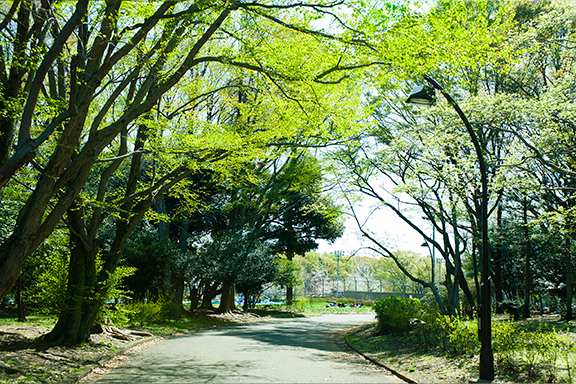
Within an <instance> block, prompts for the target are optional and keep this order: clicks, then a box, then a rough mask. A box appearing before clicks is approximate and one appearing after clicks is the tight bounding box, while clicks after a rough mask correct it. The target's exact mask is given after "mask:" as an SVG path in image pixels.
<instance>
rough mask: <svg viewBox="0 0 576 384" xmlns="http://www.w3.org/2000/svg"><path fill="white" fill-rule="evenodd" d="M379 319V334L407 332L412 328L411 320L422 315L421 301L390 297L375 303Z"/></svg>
mask: <svg viewBox="0 0 576 384" xmlns="http://www.w3.org/2000/svg"><path fill="white" fill-rule="evenodd" d="M374 311H375V312H376V319H378V332H381V333H382V332H406V331H408V330H410V329H411V328H412V324H411V320H412V319H414V318H418V317H420V315H421V312H422V311H421V308H420V300H418V299H407V298H403V297H400V296H390V297H384V298H381V299H378V300H376V301H375V302H374Z"/></svg>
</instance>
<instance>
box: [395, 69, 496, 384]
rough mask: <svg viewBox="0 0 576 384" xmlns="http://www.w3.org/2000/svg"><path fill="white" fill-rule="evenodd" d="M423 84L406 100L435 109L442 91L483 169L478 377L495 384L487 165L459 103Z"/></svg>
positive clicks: (430, 81) (433, 85)
mask: <svg viewBox="0 0 576 384" xmlns="http://www.w3.org/2000/svg"><path fill="white" fill-rule="evenodd" d="M423 77H424V80H426V81H427V82H428V84H430V86H421V87H416V88H414V91H416V92H414V91H413V92H412V94H411V95H410V97H408V99H407V100H406V102H407V103H412V104H417V105H432V104H434V103H435V102H436V97H435V92H434V90H438V91H440V93H441V94H442V96H444V98H445V99H446V101H448V104H450V105H451V106H452V107H453V108H454V110H455V111H456V113H457V114H458V116H459V117H460V119H461V120H462V122H463V123H464V125H465V126H466V129H467V130H468V134H469V135H470V138H471V139H472V143H473V144H474V149H475V150H476V156H477V157H478V165H479V167H480V179H481V183H482V200H481V202H480V225H479V227H480V228H479V229H480V232H481V233H482V245H481V258H482V276H481V282H482V283H481V288H480V303H479V313H480V343H481V348H480V369H479V371H480V372H479V376H480V379H481V380H493V379H494V355H493V352H492V323H491V321H492V319H491V312H490V271H489V268H490V261H489V256H488V255H489V252H488V176H487V172H486V161H485V159H484V151H483V148H482V147H481V146H480V142H479V141H478V137H477V136H476V133H475V132H474V129H472V126H471V125H470V122H469V121H468V118H466V115H464V112H462V110H461V109H460V107H459V106H458V104H457V103H456V101H454V99H452V96H450V95H449V94H448V92H446V91H445V90H444V88H442V87H441V86H440V84H438V83H437V82H436V80H434V79H432V78H431V77H430V76H427V75H423Z"/></svg>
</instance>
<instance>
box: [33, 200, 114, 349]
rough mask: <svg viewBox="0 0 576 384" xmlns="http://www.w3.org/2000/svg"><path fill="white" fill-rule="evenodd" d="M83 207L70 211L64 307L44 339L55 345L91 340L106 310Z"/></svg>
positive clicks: (77, 205)
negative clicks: (97, 287)
mask: <svg viewBox="0 0 576 384" xmlns="http://www.w3.org/2000/svg"><path fill="white" fill-rule="evenodd" d="M84 220H85V218H84V209H83V207H82V206H81V203H78V202H75V204H74V205H73V206H72V207H70V209H69V211H68V223H69V225H70V245H71V249H70V265H69V268H68V283H67V292H66V300H65V303H64V307H63V308H61V312H60V314H59V317H58V322H57V323H56V326H55V327H54V328H53V329H52V331H50V333H48V334H46V335H45V336H43V337H42V341H44V342H47V343H49V344H53V345H72V344H78V343H81V342H87V341H89V340H90V329H91V328H92V325H93V323H94V320H95V319H96V316H97V314H98V311H99V309H100V307H101V306H102V304H103V303H102V298H101V296H98V295H96V292H95V290H94V288H95V284H96V249H95V247H94V242H93V241H91V239H89V238H88V236H87V232H86V225H85V221H84Z"/></svg>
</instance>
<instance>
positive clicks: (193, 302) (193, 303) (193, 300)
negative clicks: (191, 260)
mask: <svg viewBox="0 0 576 384" xmlns="http://www.w3.org/2000/svg"><path fill="white" fill-rule="evenodd" d="M199 302H200V294H199V293H198V287H196V286H192V285H191V286H190V312H193V311H194V310H195V309H196V308H198V303H199Z"/></svg>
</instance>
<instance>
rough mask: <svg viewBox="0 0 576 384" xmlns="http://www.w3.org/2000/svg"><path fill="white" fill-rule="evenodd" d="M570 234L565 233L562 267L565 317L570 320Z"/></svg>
mask: <svg viewBox="0 0 576 384" xmlns="http://www.w3.org/2000/svg"><path fill="white" fill-rule="evenodd" d="M570 237H571V236H570V234H567V235H566V240H565V242H566V246H565V249H566V251H565V253H564V268H565V269H566V316H565V317H566V319H568V320H570V319H572V318H573V317H574V314H573V313H572V298H573V294H572V250H571V249H570V248H571V247H570V244H571V241H570Z"/></svg>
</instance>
